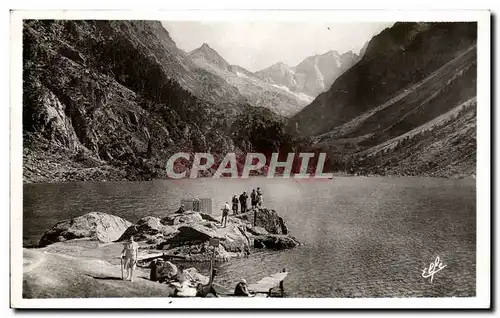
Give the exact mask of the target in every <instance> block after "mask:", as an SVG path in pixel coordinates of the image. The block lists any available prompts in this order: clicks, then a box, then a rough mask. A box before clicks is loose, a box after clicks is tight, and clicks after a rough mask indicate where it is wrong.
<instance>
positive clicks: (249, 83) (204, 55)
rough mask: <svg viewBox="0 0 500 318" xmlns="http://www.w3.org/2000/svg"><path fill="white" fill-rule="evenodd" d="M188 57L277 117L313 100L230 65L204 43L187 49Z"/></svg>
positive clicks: (299, 108) (251, 101)
mask: <svg viewBox="0 0 500 318" xmlns="http://www.w3.org/2000/svg"><path fill="white" fill-rule="evenodd" d="M189 57H190V58H191V59H192V61H193V62H194V63H195V64H196V65H197V66H199V68H200V69H203V70H206V71H208V72H210V73H212V74H214V75H216V76H218V77H220V78H222V79H224V80H225V81H226V82H227V84H229V85H230V86H232V87H235V88H236V89H237V90H238V92H239V93H240V94H241V95H243V96H244V97H245V98H246V99H247V100H248V102H249V103H250V104H251V105H254V106H259V107H265V108H268V109H271V110H272V111H273V112H275V113H277V114H279V115H281V116H285V117H289V116H292V115H294V114H295V113H297V112H298V111H299V110H301V109H302V108H303V107H305V106H306V105H308V104H309V103H310V102H311V101H312V100H313V98H312V97H311V96H309V95H306V94H303V93H296V92H292V91H290V90H289V89H288V88H287V87H286V86H280V85H275V83H271V84H269V83H267V82H265V81H263V80H261V79H260V78H259V77H258V76H255V74H253V73H252V72H250V71H248V70H246V69H244V68H243V67H241V66H238V65H230V64H229V63H228V62H227V61H226V60H224V58H223V57H222V56H220V55H219V53H217V51H215V50H214V49H212V48H211V47H210V46H209V45H208V44H206V43H204V44H203V45H202V46H201V47H199V48H197V49H195V50H193V51H191V52H189Z"/></svg>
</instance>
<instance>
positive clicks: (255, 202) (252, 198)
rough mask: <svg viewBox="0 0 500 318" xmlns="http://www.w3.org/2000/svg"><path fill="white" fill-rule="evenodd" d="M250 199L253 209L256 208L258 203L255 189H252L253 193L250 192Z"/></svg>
mask: <svg viewBox="0 0 500 318" xmlns="http://www.w3.org/2000/svg"><path fill="white" fill-rule="evenodd" d="M250 201H252V209H255V206H256V205H257V192H255V189H252V193H250Z"/></svg>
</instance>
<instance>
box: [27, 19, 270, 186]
mask: <svg viewBox="0 0 500 318" xmlns="http://www.w3.org/2000/svg"><path fill="white" fill-rule="evenodd" d="M248 108H252V109H253V110H256V111H257V112H259V111H260V107H254V106H253V105H252V106H251V105H249V104H248V103H247V98H245V97H244V96H243V95H242V94H240V92H239V91H238V89H237V88H236V87H234V86H232V85H229V84H228V83H227V82H226V81H225V80H224V79H223V78H221V77H219V76H217V75H214V74H213V73H211V72H208V71H206V70H205V69H203V68H200V67H198V66H196V65H195V64H194V63H193V62H192V61H191V59H190V58H189V57H188V56H187V55H186V53H184V52H183V51H181V50H179V49H178V48H177V47H176V45H175V43H174V42H173V41H172V39H171V38H170V36H169V34H168V32H167V31H166V30H165V29H163V27H162V25H161V24H160V22H155V21H64V20H58V21H53V20H26V21H25V22H24V29H23V137H24V140H23V163H24V169H23V173H24V180H25V181H26V182H57V181H68V180H72V181H86V180H99V181H100V180H144V179H146V180H147V179H151V178H164V177H166V175H165V164H166V161H167V160H168V158H169V157H170V156H171V155H172V154H173V153H176V152H181V151H182V152H189V153H193V152H211V153H213V154H214V155H215V156H216V157H217V154H226V153H227V152H230V151H234V150H235V149H237V148H238V147H239V146H240V145H238V144H235V143H234V142H233V139H234V138H236V137H238V138H239V139H245V138H244V136H245V134H246V133H247V132H246V131H244V130H240V131H238V132H237V134H236V135H235V133H234V132H233V131H232V130H231V123H232V122H233V121H234V120H235V119H236V118H237V116H239V114H241V113H245V112H246V109H248ZM263 110H264V109H263ZM270 138H271V137H270ZM246 146H247V147H249V149H252V148H254V147H259V146H258V145H252V144H250V145H246ZM188 164H189V163H183V164H181V165H180V167H179V168H180V169H182V166H184V165H188Z"/></svg>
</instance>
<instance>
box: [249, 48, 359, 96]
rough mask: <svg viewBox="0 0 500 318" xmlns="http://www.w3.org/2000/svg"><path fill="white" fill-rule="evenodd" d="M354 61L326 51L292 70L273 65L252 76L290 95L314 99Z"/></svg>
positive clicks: (355, 58) (346, 55) (353, 56)
mask: <svg viewBox="0 0 500 318" xmlns="http://www.w3.org/2000/svg"><path fill="white" fill-rule="evenodd" d="M358 60H359V56H358V55H356V54H355V53H353V52H352V51H349V52H346V53H344V54H339V53H338V52H337V51H329V52H327V53H325V54H322V55H314V56H310V57H308V58H306V59H304V60H303V61H302V62H300V63H299V64H298V65H297V66H295V67H290V66H288V65H286V64H284V63H281V62H280V63H276V64H273V65H271V66H270V67H268V68H266V69H263V70H261V71H258V72H256V73H255V75H256V76H257V77H258V78H261V79H263V80H265V81H266V82H268V83H271V84H275V85H279V86H283V87H286V88H288V89H289V90H290V91H292V92H300V93H304V94H307V95H309V96H313V97H316V96H318V95H319V94H320V93H323V92H324V91H325V90H328V89H329V88H330V86H331V85H332V84H333V82H334V81H335V80H336V79H337V78H338V77H339V76H340V75H342V73H344V72H345V71H346V70H348V69H349V68H350V67H352V66H353V65H354V64H356V62H357V61H358Z"/></svg>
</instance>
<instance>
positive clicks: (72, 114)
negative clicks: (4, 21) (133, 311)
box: [10, 11, 491, 308]
mask: <svg viewBox="0 0 500 318" xmlns="http://www.w3.org/2000/svg"><path fill="white" fill-rule="evenodd" d="M56 13H57V12H45V13H44V12H38V13H33V12H31V13H30V12H23V11H17V12H16V11H13V12H12V13H11V15H12V21H11V23H12V30H11V34H12V35H11V38H12V41H11V47H12V48H11V52H12V54H11V55H12V59H13V60H12V69H11V78H12V79H13V80H11V84H12V88H11V90H12V92H13V95H15V96H14V98H12V99H11V106H10V107H11V112H12V118H11V123H12V126H11V127H12V130H11V138H12V152H13V155H12V157H11V160H12V161H11V173H12V176H11V178H12V180H11V182H12V183H11V185H12V188H11V189H12V190H11V191H12V193H13V194H12V195H13V196H12V200H13V201H16V202H17V203H18V205H17V207H16V208H14V205H13V206H12V208H11V221H12V223H11V238H12V243H11V256H12V259H11V286H12V296H11V297H12V298H11V306H13V307H17V308H24V307H31V308H43V307H47V306H49V307H59V306H60V307H64V308H71V307H79V308H82V307H86V308H102V307H106V308H127V307H131V308H197V307H203V308H210V307H213V308H225V307H227V308H229V307H231V308H236V307H247V308H270V307H282V308H294V307H321V308H343V307H350V308H364V307H377V306H378V307H379V306H380V305H377V301H386V303H385V305H386V307H392V306H396V307H399V308H401V307H403V308H404V307H405V306H408V307H409V306H420V307H427V306H430V307H441V306H445V307H450V308H463V307H466V308H472V307H489V306H490V304H489V299H490V297H489V293H490V290H489V278H490V276H489V275H490V258H491V257H490V249H489V240H490V233H489V229H490V223H489V217H490V211H489V193H488V194H486V195H487V197H483V198H487V199H482V200H481V199H479V196H478V195H480V193H479V192H480V190H479V189H480V188H479V186H480V185H479V184H480V180H481V181H483V182H485V183H484V184H486V183H489V182H490V175H489V173H488V172H489V170H488V169H489V152H485V151H489V149H485V148H481V147H484V145H486V146H487V147H489V145H490V143H489V138H490V136H489V134H490V132H489V125H490V117H489V112H490V107H491V105H490V96H489V87H490V82H489V81H490V79H489V66H490V60H489V45H490V44H489V42H490V30H489V19H490V16H489V14H490V13H489V12H487V11H470V12H469V11H462V12H458V13H456V14H453V12H439V14H437V13H436V14H434V15H433V14H429V15H427V16H426V15H425V14H423V13H422V12H420V14H418V13H413V14H408V15H404V14H400V15H398V14H393V15H392V16H391V14H383V12H376V11H374V12H372V13H371V14H367V12H364V14H362V15H361V14H360V15H356V12H349V14H351V15H352V19H349V18H346V14H347V13H346V12H344V13H342V12H335V11H332V12H328V11H318V12H303V14H301V12H300V11H295V12H288V13H287V12H281V13H280V12H279V11H275V12H262V14H259V12H252V13H250V12H247V13H245V12H235V13H234V15H231V13H230V12H221V13H220V15H219V16H218V15H217V14H215V13H214V14H212V13H208V12H207V13H205V14H203V12H196V13H194V14H190V13H189V12H182V13H175V12H170V13H169V12H162V13H156V14H152V15H150V16H145V15H144V14H137V15H135V16H134V12H133V11H129V12H125V13H123V14H120V12H114V13H113V12H112V11H108V12H101V13H99V12H86V14H81V15H79V13H78V11H67V12H65V14H62V13H60V12H59V13H60V14H56ZM306 17H308V18H306ZM485 48H486V49H485ZM483 54H485V55H483ZM485 70H486V73H485ZM481 125H482V126H481ZM481 129H483V130H481ZM17 146H19V147H17ZM480 156H483V157H482V158H480ZM15 189H17V190H18V191H17V190H15ZM482 189H486V190H487V191H489V188H482ZM484 192H486V191H483V195H484V194H485V193H484ZM14 203H15V202H14ZM14 203H13V204H14ZM480 206H481V207H483V208H480ZM480 242H481V243H482V244H479V243H480ZM483 242H484V243H483ZM480 246H482V247H480ZM481 248H482V249H481ZM480 249H481V250H480ZM221 299H222V300H221ZM391 299H392V300H395V299H400V300H401V301H402V302H401V303H396V302H394V303H391V302H390V301H391ZM411 301H415V302H414V303H411ZM440 301H442V303H440ZM308 302H309V303H308ZM273 304H275V305H273ZM308 304H309V305H308ZM391 304H392V305H391ZM410 304H412V305H410Z"/></svg>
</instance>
